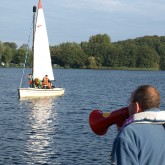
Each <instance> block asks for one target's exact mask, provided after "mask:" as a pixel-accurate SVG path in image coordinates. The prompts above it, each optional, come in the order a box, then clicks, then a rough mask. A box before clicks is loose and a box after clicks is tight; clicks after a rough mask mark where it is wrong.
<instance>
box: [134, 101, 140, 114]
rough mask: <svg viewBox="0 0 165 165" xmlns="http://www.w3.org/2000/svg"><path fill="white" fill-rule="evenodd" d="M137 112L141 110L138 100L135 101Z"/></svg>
mask: <svg viewBox="0 0 165 165" xmlns="http://www.w3.org/2000/svg"><path fill="white" fill-rule="evenodd" d="M135 112H136V113H139V112H141V108H140V105H139V103H138V102H135Z"/></svg>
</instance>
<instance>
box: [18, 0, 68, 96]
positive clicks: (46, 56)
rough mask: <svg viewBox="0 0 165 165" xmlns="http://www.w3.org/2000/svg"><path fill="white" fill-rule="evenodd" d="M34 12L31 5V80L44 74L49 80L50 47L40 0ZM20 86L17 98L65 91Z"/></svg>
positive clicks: (51, 94) (51, 75)
mask: <svg viewBox="0 0 165 165" xmlns="http://www.w3.org/2000/svg"><path fill="white" fill-rule="evenodd" d="M35 13H36V7H35V6H34V7H33V46H32V52H33V64H32V75H33V80H34V79H35V78H37V79H40V80H42V79H43V77H44V76H45V75H48V77H49V80H50V81H54V74H53V68H52V63H51V56H50V49H49V41H48V35H47V29H46V24H45V17H44V12H43V8H42V1H41V0H39V2H38V10H37V15H36V14H35ZM25 61H26V60H25ZM21 81H22V80H21ZM21 86H22V84H21V83H20V87H19V89H18V94H19V99H22V98H34V97H49V96H61V95H63V94H64V92H65V89H64V88H61V87H51V88H50V89H47V88H43V87H42V88H36V87H28V88H22V87H21Z"/></svg>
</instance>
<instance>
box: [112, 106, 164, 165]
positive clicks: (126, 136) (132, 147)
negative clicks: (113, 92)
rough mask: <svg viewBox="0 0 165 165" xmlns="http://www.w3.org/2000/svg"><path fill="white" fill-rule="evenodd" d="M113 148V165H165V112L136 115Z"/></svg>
mask: <svg viewBox="0 0 165 165" xmlns="http://www.w3.org/2000/svg"><path fill="white" fill-rule="evenodd" d="M131 118H132V121H131V122H128V123H127V125H126V126H125V127H124V128H122V129H121V130H120V131H119V133H118V135H117V137H116V139H115V141H114V143H113V148H112V154H111V156H112V157H111V159H112V164H113V165H165V127H164V126H163V123H165V111H160V110H159V109H156V108H155V109H150V110H148V111H146V112H141V113H138V114H136V115H134V116H133V117H131Z"/></svg>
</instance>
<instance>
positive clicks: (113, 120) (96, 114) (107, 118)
mask: <svg viewBox="0 0 165 165" xmlns="http://www.w3.org/2000/svg"><path fill="white" fill-rule="evenodd" d="M128 117H129V112H128V107H124V108H121V109H118V110H115V111H112V112H109V113H103V112H102V111H101V110H93V111H92V112H91V113H90V115H89V125H90V127H91V129H92V131H93V132H94V133H95V134H97V135H104V134H105V133H106V132H107V131H108V128H109V127H110V126H111V125H113V124H116V125H117V126H118V127H122V125H123V124H124V122H125V120H126V119H127V118H128Z"/></svg>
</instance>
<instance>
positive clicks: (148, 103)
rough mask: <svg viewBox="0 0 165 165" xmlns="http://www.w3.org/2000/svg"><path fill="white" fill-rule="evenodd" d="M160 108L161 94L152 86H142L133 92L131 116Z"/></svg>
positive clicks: (130, 108) (130, 106)
mask: <svg viewBox="0 0 165 165" xmlns="http://www.w3.org/2000/svg"><path fill="white" fill-rule="evenodd" d="M159 107H160V94H159V92H158V90H157V89H156V88H155V87H153V86H151V85H141V86H139V87H138V88H137V89H136V90H135V91H133V92H132V94H131V98H130V105H129V115H130V116H132V115H133V114H135V113H139V112H143V111H145V110H147V109H151V108H159Z"/></svg>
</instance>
